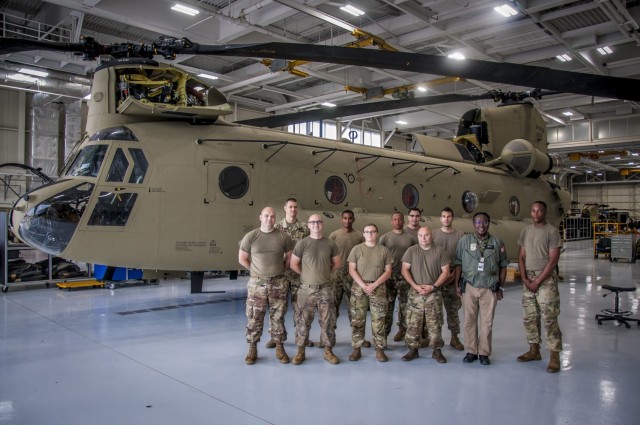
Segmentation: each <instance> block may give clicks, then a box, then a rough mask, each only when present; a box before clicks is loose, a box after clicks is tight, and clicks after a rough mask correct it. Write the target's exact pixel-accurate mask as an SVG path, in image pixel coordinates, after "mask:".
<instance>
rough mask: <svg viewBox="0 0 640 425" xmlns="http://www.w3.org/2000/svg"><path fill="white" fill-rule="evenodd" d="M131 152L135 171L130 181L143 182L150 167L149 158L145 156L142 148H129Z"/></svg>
mask: <svg viewBox="0 0 640 425" xmlns="http://www.w3.org/2000/svg"><path fill="white" fill-rule="evenodd" d="M129 154H130V155H131V158H133V171H132V172H131V177H129V183H137V184H142V182H143V181H144V176H145V174H147V168H148V167H149V163H148V162H147V158H146V157H145V156H144V153H143V152H142V149H134V148H129Z"/></svg>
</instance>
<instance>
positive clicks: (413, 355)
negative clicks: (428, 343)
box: [402, 348, 420, 362]
mask: <svg viewBox="0 0 640 425" xmlns="http://www.w3.org/2000/svg"><path fill="white" fill-rule="evenodd" d="M418 357H420V354H418V349H417V348H410V349H409V351H408V352H407V354H405V355H404V356H402V360H404V361H405V362H410V361H411V360H414V359H417V358H418Z"/></svg>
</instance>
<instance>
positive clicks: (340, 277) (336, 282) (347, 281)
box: [329, 229, 364, 323]
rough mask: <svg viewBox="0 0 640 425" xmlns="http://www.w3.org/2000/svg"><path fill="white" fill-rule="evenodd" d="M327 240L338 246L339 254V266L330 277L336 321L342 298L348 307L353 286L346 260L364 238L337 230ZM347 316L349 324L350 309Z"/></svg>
mask: <svg viewBox="0 0 640 425" xmlns="http://www.w3.org/2000/svg"><path fill="white" fill-rule="evenodd" d="M329 240H332V241H333V242H335V244H336V245H337V246H338V251H339V252H340V264H341V266H340V268H339V269H338V270H336V271H335V272H334V273H333V275H332V276H331V281H332V284H333V291H334V293H335V297H336V299H335V302H334V305H335V309H336V312H335V316H336V320H337V319H338V316H340V304H341V303H342V298H343V296H346V297H347V305H349V300H350V299H351V286H352V285H353V279H352V278H351V275H350V274H349V263H348V262H347V258H348V257H349V253H350V252H351V249H353V247H354V246H356V245H358V244H360V243H362V242H364V237H363V236H362V232H358V231H356V230H355V229H353V230H352V231H351V232H349V233H347V232H345V231H344V229H338V230H335V231H333V232H331V234H330V235H329ZM348 314H349V323H351V310H350V309H349V310H348Z"/></svg>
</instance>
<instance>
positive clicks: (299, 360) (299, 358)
mask: <svg viewBox="0 0 640 425" xmlns="http://www.w3.org/2000/svg"><path fill="white" fill-rule="evenodd" d="M304 359H305V356H304V347H298V352H297V353H296V355H295V356H294V357H293V361H292V362H291V363H293V364H300V363H302V362H303V361H304Z"/></svg>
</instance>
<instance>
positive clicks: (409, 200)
mask: <svg viewBox="0 0 640 425" xmlns="http://www.w3.org/2000/svg"><path fill="white" fill-rule="evenodd" d="M419 200H420V195H419V194H418V189H416V187H415V186H414V185H412V184H406V185H405V186H404V188H402V203H403V204H404V206H405V207H407V208H415V207H417V206H418V201H419Z"/></svg>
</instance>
